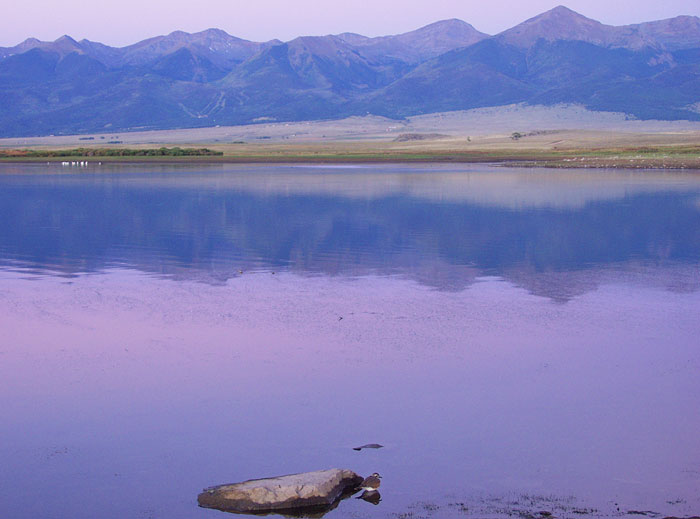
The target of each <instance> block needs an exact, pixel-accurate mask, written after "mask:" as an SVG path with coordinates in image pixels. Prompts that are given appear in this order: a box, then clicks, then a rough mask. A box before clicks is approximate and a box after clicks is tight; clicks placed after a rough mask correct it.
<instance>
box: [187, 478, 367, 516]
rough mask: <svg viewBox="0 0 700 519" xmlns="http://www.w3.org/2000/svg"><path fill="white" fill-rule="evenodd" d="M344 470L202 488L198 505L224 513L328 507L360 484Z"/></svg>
mask: <svg viewBox="0 0 700 519" xmlns="http://www.w3.org/2000/svg"><path fill="white" fill-rule="evenodd" d="M362 479H363V478H362V476H358V475H357V474H355V473H354V472H353V471H351V470H347V469H329V470H319V471H316V472H304V473H301V474H290V475H288V476H278V477H274V478H265V479H251V480H248V481H244V482H242V483H233V484H228V485H219V486H215V487H210V488H206V489H204V491H203V492H202V493H201V494H199V496H198V497H197V502H198V503H199V506H201V507H204V508H215V509H217V510H223V511H226V512H250V513H264V512H294V511H303V510H305V509H317V510H323V509H324V508H328V509H330V508H332V507H333V505H334V504H336V502H337V501H338V500H340V499H341V498H342V497H344V496H346V495H347V494H348V493H351V492H352V491H353V490H355V489H356V487H357V485H358V484H359V483H361V482H362Z"/></svg>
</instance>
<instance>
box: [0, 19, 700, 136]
mask: <svg viewBox="0 0 700 519" xmlns="http://www.w3.org/2000/svg"><path fill="white" fill-rule="evenodd" d="M512 103H529V104H541V105H551V104H557V103H577V104H581V105H584V106H585V107H587V108H589V109H592V110H601V111H617V112H625V113H627V114H629V115H630V116H631V117H636V118H641V119H688V120H700V18H698V17H693V16H678V17H676V18H671V19H667V20H659V21H654V22H647V23H641V24H636V25H625V26H611V25H605V24H602V23H600V22H597V21H595V20H592V19H590V18H586V17H585V16H582V15H580V14H578V13H576V12H574V11H572V10H570V9H568V8H566V7H563V6H559V7H556V8H554V9H552V10H550V11H547V12H545V13H542V14H540V15H538V16H535V17H534V18H531V19H529V20H526V21H524V22H523V23H521V24H519V25H517V26H515V27H513V28H511V29H508V30H506V31H504V32H502V33H500V34H496V35H493V36H490V35H487V34H484V33H482V32H479V31H478V30H476V29H475V28H474V27H472V26H471V25H469V24H468V23H466V22H463V21H461V20H456V19H453V20H444V21H440V22H436V23H433V24H431V25H428V26H426V27H423V28H420V29H418V30H415V31H412V32H408V33H405V34H399V35H394V36H383V37H375V38H369V37H366V36H362V35H359V34H354V33H343V34H337V35H328V36H303V37H299V38H296V39H294V40H291V41H288V42H282V41H279V40H271V41H267V42H252V41H247V40H243V39H240V38H236V37H234V36H231V35H229V34H227V33H226V32H224V31H222V30H219V29H209V30H206V31H202V32H198V33H194V34H189V33H185V32H182V31H176V32H173V33H171V34H168V35H166V36H157V37H155V38H150V39H147V40H144V41H141V42H138V43H135V44H133V45H129V46H127V47H121V48H117V47H110V46H107V45H104V44H101V43H98V42H93V41H88V40H81V41H76V40H74V39H72V38H71V37H69V36H63V37H61V38H59V39H57V40H56V41H53V42H43V41H39V40H37V39H34V38H30V39H27V40H25V41H24V42H22V43H20V44H19V45H16V46H14V47H7V48H0V136H3V137H10V136H29V135H48V134H68V133H95V132H115V131H128V130H146V129H166V128H188V127H205V126H216V125H232V124H249V123H255V122H260V121H299V120H317V119H335V118H341V117H346V116H350V115H365V114H368V113H371V114H376V115H383V116H387V117H392V118H401V117H405V116H409V115H416V114H421V113H433V112H442V111H452V110H465V109H470V108H477V107H485V106H499V105H506V104H512Z"/></svg>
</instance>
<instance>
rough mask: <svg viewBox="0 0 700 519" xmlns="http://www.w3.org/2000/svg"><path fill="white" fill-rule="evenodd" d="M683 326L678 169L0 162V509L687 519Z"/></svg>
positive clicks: (694, 295) (696, 392)
mask: <svg viewBox="0 0 700 519" xmlns="http://www.w3.org/2000/svg"><path fill="white" fill-rule="evenodd" d="M699 317H700V172H698V171H666V172H662V171H620V170H617V171H615V170H596V171H594V170H569V171H557V170H544V169H512V168H499V167H491V166H469V165H465V166H454V165H450V166H445V165H421V166H398V165H397V166H392V165H389V166H385V165H382V166H333V167H331V166H283V165H275V166H266V165H256V166H232V165H212V166H172V165H170V166H156V165H151V166H138V165H103V166H92V165H91V166H88V167H86V168H80V169H78V168H70V167H68V168H66V167H60V166H53V165H32V164H28V165H8V164H5V165H0V336H1V339H0V381H1V382H0V409H2V415H3V419H2V421H1V422H0V460H1V461H0V466H1V467H2V468H1V469H0V515H1V516H2V517H8V518H12V519H24V518H27V519H30V518H31V519H36V518H42V519H48V518H71V519H88V518H90V519H94V518H100V519H111V518H114V519H117V518H120V519H122V518H144V519H146V518H150V519H152V518H163V519H185V518H187V519H191V518H212V519H213V518H216V517H221V518H224V517H227V515H224V513H222V512H219V511H216V510H208V509H203V508H199V507H198V506H197V500H196V498H197V494H198V493H199V492H200V491H201V490H202V489H203V488H204V487H208V486H212V485H217V484H223V483H229V482H235V481H242V480H246V479H252V478H260V477H268V476H275V475H281V474H289V473H296V472H302V471H311V470H320V469H325V468H332V467H342V468H349V469H352V470H354V471H356V472H358V473H360V474H362V475H365V476H366V475H368V474H370V473H372V472H375V471H377V472H379V473H381V474H382V476H383V480H382V487H381V497H382V499H381V501H380V502H379V504H378V505H373V504H371V503H368V502H365V501H363V500H360V499H354V498H350V499H347V500H345V501H342V502H341V503H340V504H339V506H338V507H337V508H336V509H334V510H332V511H330V512H329V513H328V514H327V515H326V516H325V517H328V518H363V517H391V518H399V519H420V518H430V517H447V518H452V517H474V518H476V517H479V518H484V517H494V518H495V517H512V516H517V517H523V518H526V519H532V518H537V517H545V516H546V514H542V513H541V512H548V513H551V514H552V515H553V516H554V517H577V518H584V519H585V517H586V516H591V517H629V518H630V519H639V517H640V516H647V517H664V516H675V517H687V516H690V515H698V514H700V440H698V438H700V376H699V375H700V340H699V339H698V337H700V318H699ZM365 443H379V444H382V445H384V448H382V449H376V450H363V451H361V452H357V451H354V450H353V449H352V447H355V446H359V445H363V444H365Z"/></svg>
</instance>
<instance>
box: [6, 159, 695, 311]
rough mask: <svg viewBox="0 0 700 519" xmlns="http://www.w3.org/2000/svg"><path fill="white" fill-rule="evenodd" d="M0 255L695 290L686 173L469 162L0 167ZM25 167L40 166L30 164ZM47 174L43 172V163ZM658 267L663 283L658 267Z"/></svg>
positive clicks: (225, 275)
mask: <svg viewBox="0 0 700 519" xmlns="http://www.w3.org/2000/svg"><path fill="white" fill-rule="evenodd" d="M0 172H2V175H1V176H0V186H1V187H2V189H0V222H1V223H0V264H2V265H3V266H4V267H5V268H10V269H19V270H23V271H29V272H42V273H46V272H48V273H54V274H58V275H66V276H70V275H76V274H80V273H84V272H93V271H100V270H103V269H106V268H111V267H122V268H123V267H126V268H135V269H138V270H141V271H144V272H148V273H153V274H157V275H165V276H172V277H177V278H181V277H185V278H190V279H201V280H204V281H208V282H221V281H225V280H226V279H229V278H231V277H234V276H236V275H239V273H240V272H241V271H244V272H245V271H250V270H266V269H269V270H284V269H288V270H290V271H294V272H296V273H302V274H323V275H343V276H360V275H364V274H375V275H376V274H379V275H398V276H402V277H406V278H409V279H414V280H416V281H419V282H420V283H423V284H426V285H429V286H433V287H436V288H439V289H444V290H459V289H462V288H465V287H467V286H469V285H470V284H472V283H473V282H474V281H475V280H476V279H477V278H479V277H482V276H499V277H502V278H505V279H507V280H509V281H512V282H513V283H515V284H516V285H519V286H522V287H525V288H526V289H527V290H529V291H530V292H532V293H535V294H539V295H545V296H548V297H551V298H554V299H559V300H567V299H569V298H570V297H572V296H574V295H577V294H581V293H585V292H586V291H588V290H591V289H593V288H595V287H596V286H597V285H598V283H599V282H600V281H601V280H602V279H604V278H605V277H606V276H609V275H614V276H616V277H619V275H620V272H624V273H625V275H626V276H628V277H632V278H634V279H642V280H644V282H648V283H653V284H655V285H661V286H664V287H666V288H669V289H672V290H680V291H688V290H697V289H698V287H699V286H700V282H699V281H698V276H697V274H696V267H697V261H698V258H700V176H699V175H698V174H697V172H670V173H669V172H652V171H643V172H628V171H622V172H620V171H589V170H576V171H564V172H560V171H546V170H541V169H533V170H524V169H523V170H518V169H505V168H493V167H485V166H477V167H471V166H464V167H454V166H449V167H446V166H420V167H406V166H362V167H357V166H356V167H347V168H343V167H323V166H231V165H224V166H221V165H216V166H197V167H187V166H148V167H146V166H133V165H118V166H102V167H100V168H98V169H90V170H88V173H81V174H74V173H68V174H65V173H64V170H61V169H60V168H58V167H56V166H47V165H41V166H39V165H21V166H8V165H5V166H3V167H2V169H1V170H0ZM35 173H41V174H35ZM43 173H57V174H53V175H51V174H49V175H46V174H43ZM667 266H672V267H673V269H674V274H673V276H672V279H668V280H666V279H665V277H664V275H663V271H664V268H665V267H667Z"/></svg>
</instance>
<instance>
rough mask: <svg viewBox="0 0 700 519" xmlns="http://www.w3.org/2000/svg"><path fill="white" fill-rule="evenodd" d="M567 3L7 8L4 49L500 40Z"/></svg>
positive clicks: (615, 20)
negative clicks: (191, 36)
mask: <svg viewBox="0 0 700 519" xmlns="http://www.w3.org/2000/svg"><path fill="white" fill-rule="evenodd" d="M560 3H562V1H561V0H551V1H550V0H523V1H520V2H516V1H513V0H487V1H483V0H482V1H478V2H477V1H474V0H430V1H425V0H423V1H419V2H416V1H414V2H411V1H410V0H409V1H406V0H354V1H353V0H342V1H336V0H245V1H240V0H197V1H188V2H182V1H180V2H178V1H174V2H173V1H165V0H101V1H98V0H93V1H85V0H22V1H11V2H6V3H5V5H3V7H2V15H1V16H0V46H9V45H15V44H17V43H19V42H20V41H22V40H24V39H26V38H27V37H30V36H33V37H37V38H39V39H42V40H54V39H56V38H58V37H59V36H61V35H63V34H69V35H71V36H72V37H74V38H75V39H77V40H80V39H82V38H88V39H90V40H96V41H101V42H103V43H106V44H109V45H116V46H122V45H127V44H130V43H134V42H136V41H138V40H142V39H144V38H148V37H151V36H156V35H159V34H167V33H169V32H172V31H174V30H177V29H180V30H184V31H187V32H195V31H200V30H203V29H207V28H209V27H217V28H220V29H223V30H225V31H226V32H228V33H230V34H233V35H234V36H238V37H241V38H246V39H251V40H257V41H264V40H269V39H272V38H279V39H281V40H289V39H292V38H294V37H296V36H300V35H316V34H334V33H339V32H345V31H348V32H357V33H361V34H365V35H367V36H379V35H384V34H397V33H401V32H406V31H410V30H413V29H416V28H418V27H421V26H423V25H427V24H428V23H431V22H434V21H437V20H443V19H445V18H460V19H462V20H464V21H466V22H469V23H471V24H472V25H474V27H476V28H477V29H479V30H480V31H483V32H486V33H489V34H495V33H497V32H500V31H502V30H504V29H507V28H509V27H511V26H513V25H515V24H517V23H519V22H521V21H523V20H526V19H527V18H530V17H532V16H535V15H537V14H539V13H541V12H543V11H546V10H548V9H551V8H552V7H555V6H556V5H558V4H560ZM565 5H566V6H567V7H570V8H571V9H573V10H575V11H578V12H579V13H581V14H583V15H586V16H588V17H590V18H594V19H596V20H599V21H601V22H603V23H608V24H612V25H623V24H627V23H638V22H643V21H649V20H657V19H661V18H670V17H672V16H677V15H679V14H690V15H695V16H700V1H699V0H612V1H611V0H570V1H568V2H567V3H565Z"/></svg>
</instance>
